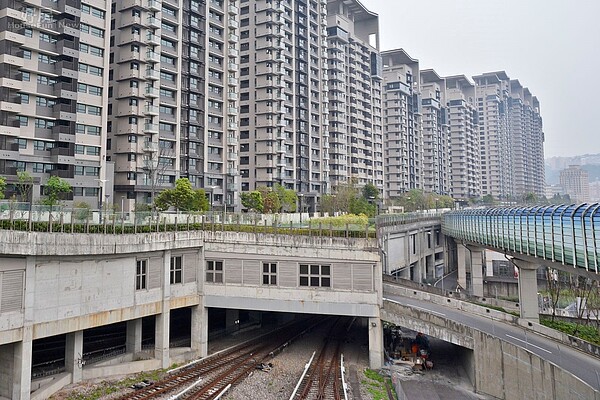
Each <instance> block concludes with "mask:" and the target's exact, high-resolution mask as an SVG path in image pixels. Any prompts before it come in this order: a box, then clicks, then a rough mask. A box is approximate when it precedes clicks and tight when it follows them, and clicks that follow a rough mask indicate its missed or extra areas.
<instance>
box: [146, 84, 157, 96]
mask: <svg viewBox="0 0 600 400" xmlns="http://www.w3.org/2000/svg"><path fill="white" fill-rule="evenodd" d="M145 93H146V97H154V98H158V97H159V96H160V90H159V89H158V88H155V87H153V86H146V91H145Z"/></svg>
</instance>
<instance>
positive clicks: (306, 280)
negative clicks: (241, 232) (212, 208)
mask: <svg viewBox="0 0 600 400" xmlns="http://www.w3.org/2000/svg"><path fill="white" fill-rule="evenodd" d="M298 273H299V284H300V286H305V287H331V266H330V265H321V264H300V265H299V266H298ZM223 274H224V269H223V261H222V260H207V261H206V271H205V279H206V282H208V283H224V278H223ZM261 277H262V279H261V282H262V284H263V285H268V286H277V277H278V265H277V263H276V262H263V263H262V270H261ZM169 283H170V284H171V285H174V284H179V283H183V256H173V257H171V260H170V267H169ZM135 288H136V290H143V289H147V288H148V259H140V260H137V263H136V276H135Z"/></svg>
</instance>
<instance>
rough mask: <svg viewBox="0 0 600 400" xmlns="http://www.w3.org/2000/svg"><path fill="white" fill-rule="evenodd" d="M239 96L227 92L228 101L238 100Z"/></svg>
mask: <svg viewBox="0 0 600 400" xmlns="http://www.w3.org/2000/svg"><path fill="white" fill-rule="evenodd" d="M237 99H238V94H237V93H235V92H227V100H237Z"/></svg>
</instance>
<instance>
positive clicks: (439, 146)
mask: <svg viewBox="0 0 600 400" xmlns="http://www.w3.org/2000/svg"><path fill="white" fill-rule="evenodd" d="M420 93H421V105H422V108H421V112H422V125H421V126H422V130H423V190H424V191H425V192H429V193H437V194H442V195H447V194H449V193H450V187H449V176H448V174H449V172H450V157H449V151H448V128H449V125H448V115H447V113H448V110H447V107H446V99H445V97H446V82H445V80H444V78H442V77H440V76H439V75H438V74H437V73H436V72H435V71H434V70H432V69H426V70H421V73H420Z"/></svg>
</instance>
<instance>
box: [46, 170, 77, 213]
mask: <svg viewBox="0 0 600 400" xmlns="http://www.w3.org/2000/svg"><path fill="white" fill-rule="evenodd" d="M71 190H72V189H71V185H70V184H69V182H67V181H65V180H64V179H61V178H59V177H58V176H51V177H50V179H48V182H46V187H45V190H44V191H45V193H46V198H45V199H43V200H42V204H44V205H46V206H50V209H51V210H52V207H54V206H55V205H57V204H58V201H59V200H60V197H61V195H62V194H65V193H71Z"/></svg>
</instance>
